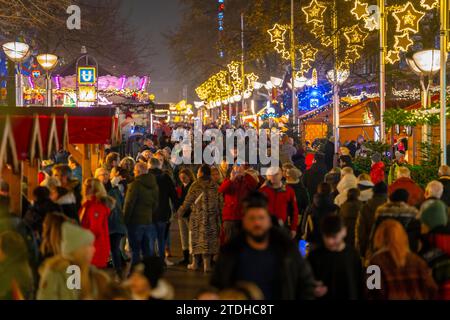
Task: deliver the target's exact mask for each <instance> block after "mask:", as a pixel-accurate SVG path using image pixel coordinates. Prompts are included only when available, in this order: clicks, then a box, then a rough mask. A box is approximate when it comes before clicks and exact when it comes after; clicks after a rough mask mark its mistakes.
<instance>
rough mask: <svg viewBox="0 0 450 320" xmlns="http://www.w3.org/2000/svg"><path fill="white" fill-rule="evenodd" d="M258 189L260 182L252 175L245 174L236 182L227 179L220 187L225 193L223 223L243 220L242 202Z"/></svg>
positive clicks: (220, 190) (221, 191)
mask: <svg viewBox="0 0 450 320" xmlns="http://www.w3.org/2000/svg"><path fill="white" fill-rule="evenodd" d="M257 188H258V181H256V180H255V178H253V177H252V176H251V175H249V174H245V175H244V176H243V177H241V178H237V179H236V180H234V181H231V180H230V179H228V178H227V179H225V180H224V181H223V183H222V185H221V186H220V187H219V192H220V193H223V197H224V205H223V210H222V217H223V221H236V220H241V219H242V201H243V200H244V199H245V198H246V197H247V195H248V194H249V193H250V192H252V191H255V190H256V189H257Z"/></svg>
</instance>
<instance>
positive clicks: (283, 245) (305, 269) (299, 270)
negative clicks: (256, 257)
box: [211, 228, 315, 300]
mask: <svg viewBox="0 0 450 320" xmlns="http://www.w3.org/2000/svg"><path fill="white" fill-rule="evenodd" d="M245 241H246V240H245V235H244V234H241V235H239V236H238V237H236V238H235V239H234V240H232V241H231V242H229V243H228V244H227V245H225V246H224V247H222V249H221V254H220V255H219V260H218V261H217V264H216V267H215V269H214V273H213V276H212V278H211V285H212V286H214V287H216V288H218V289H220V290H222V289H225V288H231V287H233V285H235V283H236V275H237V273H238V270H239V265H238V262H239V255H240V253H241V251H242V250H243V248H244V246H245ZM270 242H271V245H272V246H273V247H274V248H275V250H276V252H277V253H278V254H279V259H278V261H280V265H279V268H280V270H279V271H278V272H277V273H276V275H277V279H276V286H275V288H274V294H273V297H274V299H275V300H312V299H314V288H315V280H314V277H313V274H312V271H311V267H310V265H309V263H308V261H306V260H304V259H303V258H302V256H301V255H300V252H299V250H298V249H297V246H296V245H295V243H294V242H293V241H292V240H291V239H290V238H289V237H288V236H286V235H285V234H284V233H282V232H281V231H279V230H277V229H276V228H272V230H271V231H270ZM256 267H257V266H255V268H256Z"/></svg>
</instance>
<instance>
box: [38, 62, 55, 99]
mask: <svg viewBox="0 0 450 320" xmlns="http://www.w3.org/2000/svg"><path fill="white" fill-rule="evenodd" d="M36 60H37V62H38V63H39V65H40V66H41V67H42V69H44V70H45V72H46V90H47V106H48V107H53V89H52V78H51V70H53V68H54V67H56V64H57V63H58V56H56V55H54V54H50V53H44V54H40V55H38V56H37V57H36Z"/></svg>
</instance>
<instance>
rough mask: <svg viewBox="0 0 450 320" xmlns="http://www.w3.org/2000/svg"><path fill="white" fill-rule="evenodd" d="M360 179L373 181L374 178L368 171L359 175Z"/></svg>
mask: <svg viewBox="0 0 450 320" xmlns="http://www.w3.org/2000/svg"><path fill="white" fill-rule="evenodd" d="M360 181H372V178H370V176H369V175H368V174H367V173H361V174H360V175H359V176H358V182H360Z"/></svg>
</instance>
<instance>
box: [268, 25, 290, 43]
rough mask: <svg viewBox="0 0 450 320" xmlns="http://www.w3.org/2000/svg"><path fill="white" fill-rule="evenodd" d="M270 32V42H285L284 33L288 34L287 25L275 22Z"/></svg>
mask: <svg viewBox="0 0 450 320" xmlns="http://www.w3.org/2000/svg"><path fill="white" fill-rule="evenodd" d="M267 32H268V33H269V34H270V42H283V41H284V35H285V34H286V27H285V26H281V25H279V24H277V23H276V24H275V25H274V27H273V28H272V29H270V30H267Z"/></svg>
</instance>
